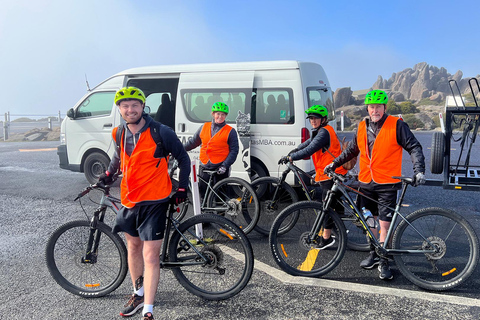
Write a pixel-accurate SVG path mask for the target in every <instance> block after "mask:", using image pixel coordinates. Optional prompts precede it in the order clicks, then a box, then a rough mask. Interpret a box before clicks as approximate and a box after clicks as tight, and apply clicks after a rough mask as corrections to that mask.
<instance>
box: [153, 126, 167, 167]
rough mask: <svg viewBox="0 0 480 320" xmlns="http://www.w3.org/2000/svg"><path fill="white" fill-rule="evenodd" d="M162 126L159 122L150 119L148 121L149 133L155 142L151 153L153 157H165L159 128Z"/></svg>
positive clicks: (165, 152)
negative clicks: (154, 147) (155, 146)
mask: <svg viewBox="0 0 480 320" xmlns="http://www.w3.org/2000/svg"><path fill="white" fill-rule="evenodd" d="M162 126H163V124H161V123H160V122H157V121H152V122H150V134H151V135H152V139H153V141H155V143H156V144H157V148H156V149H155V153H154V154H153V157H154V158H167V156H168V152H167V151H166V150H165V148H164V147H163V141H162V136H161V135H160V129H161V127H162Z"/></svg>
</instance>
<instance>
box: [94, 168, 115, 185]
mask: <svg viewBox="0 0 480 320" xmlns="http://www.w3.org/2000/svg"><path fill="white" fill-rule="evenodd" d="M116 179H117V176H116V175H115V174H113V173H110V172H108V171H105V173H102V174H101V175H100V177H98V182H99V183H102V184H104V185H110V184H112V182H114V181H115V180H116Z"/></svg>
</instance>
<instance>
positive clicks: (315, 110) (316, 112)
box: [305, 104, 328, 118]
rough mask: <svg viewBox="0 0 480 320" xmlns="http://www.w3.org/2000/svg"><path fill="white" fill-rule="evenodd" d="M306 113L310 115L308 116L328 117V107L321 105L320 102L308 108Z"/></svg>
mask: <svg viewBox="0 0 480 320" xmlns="http://www.w3.org/2000/svg"><path fill="white" fill-rule="evenodd" d="M305 113H306V114H307V115H308V116H317V117H319V118H324V117H325V118H326V117H328V110H327V108H325V107H324V106H321V105H319V104H316V105H314V106H311V107H310V108H308V109H307V110H306V111H305Z"/></svg>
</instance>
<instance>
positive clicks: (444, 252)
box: [269, 172, 479, 291]
mask: <svg viewBox="0 0 480 320" xmlns="http://www.w3.org/2000/svg"><path fill="white" fill-rule="evenodd" d="M329 175H330V176H331V177H332V179H333V181H334V185H333V187H332V189H331V190H330V191H329V193H328V195H327V198H326V199H325V201H324V203H323V204H322V203H319V202H315V201H303V202H298V203H295V204H292V205H290V206H289V207H287V208H285V209H284V210H283V211H282V212H281V213H280V214H279V215H278V217H277V218H276V219H275V221H274V223H273V226H272V229H271V232H270V238H269V244H270V248H271V251H272V254H273V257H274V259H275V262H276V263H277V264H278V266H279V267H280V268H282V269H283V270H284V271H285V272H287V273H289V274H292V275H297V276H307V277H318V276H322V275H325V274H326V273H328V272H329V271H331V270H332V269H334V268H335V267H336V266H337V265H338V264H339V263H340V261H341V259H342V258H343V255H344V252H345V242H346V241H345V239H346V233H345V227H344V225H343V223H342V221H341V219H340V218H339V217H338V215H336V214H333V213H332V211H331V207H330V205H331V203H332V199H333V197H334V195H335V193H337V192H340V193H341V194H342V196H343V197H344V198H345V199H346V201H347V203H348V204H349V205H350V206H351V207H352V208H353V212H354V213H355V216H356V217H357V219H358V220H359V221H360V222H361V226H362V228H363V229H364V230H365V232H366V233H367V234H368V237H369V239H370V242H371V243H372V245H373V246H374V248H375V251H376V253H377V254H378V255H379V256H380V257H383V258H393V259H394V261H395V264H396V266H397V267H398V269H399V270H400V272H401V273H402V274H403V275H404V276H405V278H407V279H408V280H409V281H411V282H412V283H414V284H415V285H417V286H419V287H421V288H424V289H427V290H434V291H442V290H447V289H451V288H454V287H456V286H458V285H460V284H461V283H463V282H464V281H466V280H467V279H468V277H469V276H470V275H471V274H472V273H473V271H474V270H475V267H476V265H477V262H478V250H479V249H478V238H477V236H476V234H475V231H474V230H473V228H472V227H471V225H470V224H469V223H468V222H467V220H465V219H464V218H463V217H462V216H460V215H459V214H457V213H455V212H453V211H451V210H447V209H442V208H424V209H420V210H417V211H414V212H412V213H410V214H408V215H404V214H402V213H400V209H401V206H402V202H403V199H404V196H405V192H406V190H407V187H408V185H412V184H413V183H414V179H412V178H407V177H394V178H395V179H399V180H401V182H402V189H401V193H400V197H399V198H398V200H397V203H396V206H395V208H391V209H392V210H394V212H393V217H392V223H391V225H390V228H389V229H388V231H387V235H386V239H385V243H380V242H379V241H378V240H377V238H376V237H375V236H374V234H373V232H372V230H370V228H369V227H368V226H367V223H366V221H365V218H364V217H363V214H362V212H361V210H360V209H359V208H358V207H357V205H356V204H355V201H354V200H353V199H352V197H351V196H350V194H349V192H350V191H353V192H354V193H357V194H358V195H361V196H364V197H366V196H365V195H363V194H362V193H361V192H359V191H357V190H350V189H348V186H346V185H345V179H346V178H345V177H343V176H341V175H338V174H336V173H334V172H331V173H329ZM347 190H348V191H347ZM367 198H368V199H370V200H372V201H375V200H374V199H371V198H369V197H367ZM375 202H377V201H375ZM377 203H378V202H377ZM379 205H382V204H380V203H379ZM292 215H293V216H295V224H294V225H293V226H289V228H288V230H287V231H286V232H281V230H282V228H283V226H284V225H285V224H291V223H292V222H291V221H292ZM327 217H330V218H331V219H332V220H333V221H334V227H333V232H334V233H335V236H336V239H335V244H334V245H333V246H331V247H328V248H326V249H324V250H321V249H318V248H316V246H317V244H318V241H319V238H320V237H321V235H322V225H323V222H324V221H325V219H326V218H327Z"/></svg>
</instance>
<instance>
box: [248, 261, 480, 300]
mask: <svg viewBox="0 0 480 320" xmlns="http://www.w3.org/2000/svg"><path fill="white" fill-rule="evenodd" d="M255 269H257V270H260V271H262V272H265V273H266V274H268V275H269V276H271V277H273V278H275V279H277V280H278V281H280V282H283V283H288V284H300V285H305V286H315V287H323V288H328V289H336V290H344V291H354V292H360V293H368V294H372V293H374V294H384V295H391V296H396V297H401V298H410V299H417V300H418V299H422V300H427V301H433V302H441V303H452V304H458V305H464V306H470V307H480V299H473V298H465V297H457V296H451V295H444V294H438V293H431V292H425V291H411V290H405V289H395V288H385V287H379V286H374V285H368V284H358V283H351V282H342V281H335V280H327V279H320V278H307V277H294V276H292V275H289V274H288V273H286V272H284V271H282V270H279V269H276V268H273V267H271V266H269V265H268V264H266V263H263V262H261V261H259V260H257V259H255Z"/></svg>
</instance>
